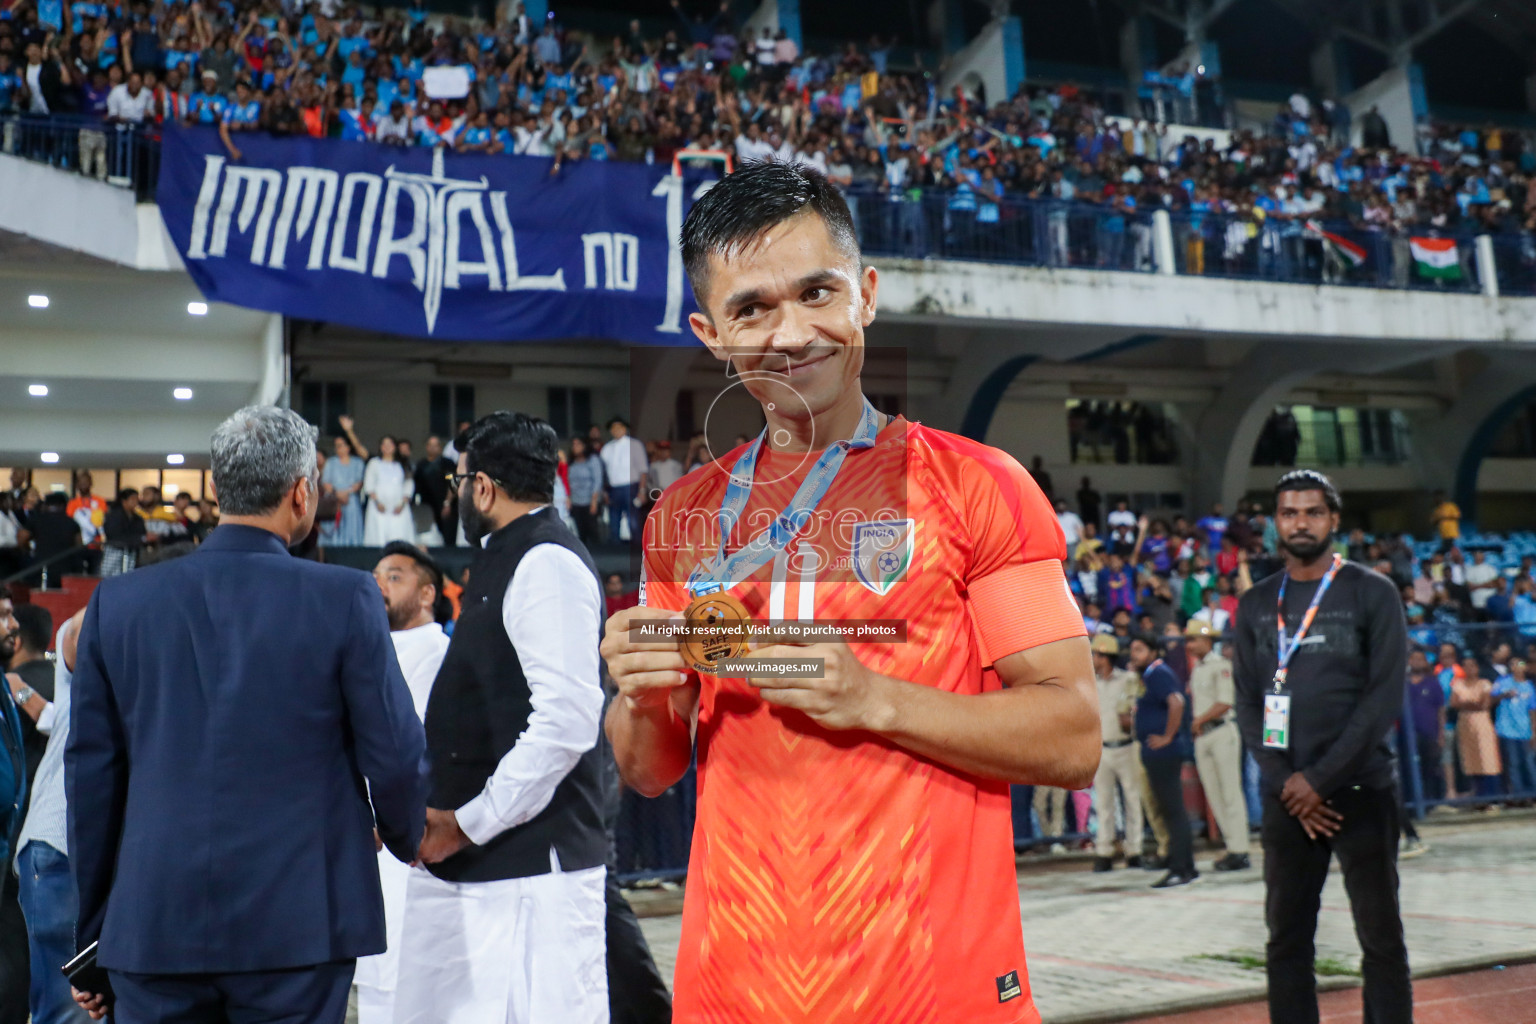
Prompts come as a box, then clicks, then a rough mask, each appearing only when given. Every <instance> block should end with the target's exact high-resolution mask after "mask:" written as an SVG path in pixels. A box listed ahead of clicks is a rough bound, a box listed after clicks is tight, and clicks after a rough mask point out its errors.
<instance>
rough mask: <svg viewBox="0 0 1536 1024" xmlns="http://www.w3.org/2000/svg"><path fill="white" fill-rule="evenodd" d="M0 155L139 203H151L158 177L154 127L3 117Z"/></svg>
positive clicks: (80, 119) (0, 120)
mask: <svg viewBox="0 0 1536 1024" xmlns="http://www.w3.org/2000/svg"><path fill="white" fill-rule="evenodd" d="M0 153H7V154H9V155H12V156H19V157H24V158H26V159H28V160H35V161H37V162H39V163H45V164H49V165H51V166H54V167H57V168H59V169H60V170H66V171H77V172H79V173H80V174H83V175H85V176H86V177H90V178H96V179H97V180H99V181H105V182H107V183H109V184H112V185H118V186H120V187H123V188H128V189H132V190H133V193H134V196H135V198H136V199H138V201H139V202H141V203H143V202H153V201H154V197H155V182H156V181H157V180H158V178H159V176H160V133H159V129H158V127H157V126H156V125H153V124H148V125H135V124H112V123H108V122H105V121H102V120H99V119H97V118H91V117H79V116H69V115H53V116H51V117H35V116H30V115H7V116H5V117H0Z"/></svg>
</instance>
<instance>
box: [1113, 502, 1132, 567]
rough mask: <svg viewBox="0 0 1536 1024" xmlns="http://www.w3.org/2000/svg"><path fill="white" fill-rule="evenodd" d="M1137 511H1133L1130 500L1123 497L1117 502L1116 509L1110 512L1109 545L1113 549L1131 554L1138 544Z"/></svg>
mask: <svg viewBox="0 0 1536 1024" xmlns="http://www.w3.org/2000/svg"><path fill="white" fill-rule="evenodd" d="M1136 522H1137V520H1136V513H1135V512H1132V511H1131V507H1130V502H1128V501H1125V500H1124V499H1121V500H1120V501H1117V502H1115V510H1114V511H1113V512H1111V513H1110V514H1109V545H1110V548H1111V550H1114V551H1118V552H1120V554H1121V555H1127V554H1130V551H1131V549H1132V548H1133V547H1135V546H1136Z"/></svg>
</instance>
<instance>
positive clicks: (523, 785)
mask: <svg viewBox="0 0 1536 1024" xmlns="http://www.w3.org/2000/svg"><path fill="white" fill-rule="evenodd" d="M455 447H456V448H457V449H458V451H459V453H460V454H459V466H458V472H456V473H455V474H454V475H453V476H452V478H451V480H452V483H453V487H454V490H455V491H456V492H457V494H458V503H459V519H460V520H461V522H462V523H463V526H464V535H465V537H466V539H467V540H468V541H469V542H470V544H471V545H475V546H477V547H478V548H479V550H477V551H476V553H475V561H474V562H473V564H472V568H471V572H470V578H469V584H468V585H467V586H466V588H465V591H464V595H463V598H462V600H461V608H462V610H461V612H460V614H459V620H458V623H457V624H456V625H455V627H454V632H453V639H452V642H451V643H450V644H449V646H448V653H447V654H446V655H445V656H444V658H443V665H442V668H441V669H440V670H439V672H438V673H437V678H436V680H435V681H434V682H433V684H432V694H431V697H430V698H429V700H428V702H427V706H426V730H427V747H428V750H429V752H430V756H431V761H432V765H433V772H432V791H431V796H430V798H429V800H428V811H427V833H426V836H425V837H424V838H423V840H422V843H421V850H420V854H419V860H420V864H421V866H419V867H417V868H415V869H413V870H412V872H411V877H410V879H409V881H408V882H407V885H406V898H405V915H404V924H403V932H404V938H403V941H402V945H401V949H400V968H399V978H398V981H397V983H396V995H395V1017H394V1019H395V1021H396V1022H397V1024H471V1022H479V1021H486V1020H497V1021H502V1020H505V1021H515V1022H517V1024H542V1022H546V1021H547V1022H551V1024H555V1022H558V1024H604V1022H606V1021H607V1020H608V986H607V968H606V949H605V943H604V938H605V929H604V918H605V916H606V908H605V904H604V882H605V879H606V874H607V867H606V865H607V859H608V835H607V832H606V830H605V829H604V825H603V814H602V810H603V787H602V761H601V756H602V755H601V753H600V751H599V749H598V721H599V719H600V718H601V716H602V709H603V690H602V684H601V678H600V675H599V672H600V669H599V666H598V637H599V630H600V628H601V625H602V620H603V613H602V589H601V587H600V586H599V584H598V575H597V568H596V566H595V565H594V564H593V562H592V558H591V556H590V555H589V554H588V553H587V550H586V548H584V547H583V546H582V544H581V542H580V541H579V540H577V539H576V537H575V536H574V535H573V534H572V533H571V532H570V530H568V529H567V528H566V526H565V524H564V523H563V522H561V520H560V518H559V517H558V516H557V515H556V514H555V511H554V509H553V508H551V505H550V502H551V499H552V498H553V496H554V486H555V473H556V467H557V465H558V461H559V455H558V448H559V443H558V439H557V438H556V437H555V432H554V430H553V429H552V428H551V427H550V426H549V424H548V423H545V422H544V421H543V420H539V419H534V418H532V417H529V416H524V415H522V414H521V413H518V414H515V415H514V414H512V413H507V412H498V413H492V414H491V415H489V416H486V417H484V418H482V419H481V420H479V421H478V422H476V423H475V424H474V425H473V426H472V427H470V428H469V429H468V430H467V431H466V432H465V433H464V435H463V436H461V437H460V438H459V439H458V440H457V442H456V443H455Z"/></svg>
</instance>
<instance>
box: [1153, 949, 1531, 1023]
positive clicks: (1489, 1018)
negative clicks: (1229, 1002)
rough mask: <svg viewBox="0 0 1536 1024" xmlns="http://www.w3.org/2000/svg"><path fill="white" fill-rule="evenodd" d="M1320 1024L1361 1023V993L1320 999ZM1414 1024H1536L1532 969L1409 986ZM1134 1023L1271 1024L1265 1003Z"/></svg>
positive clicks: (1343, 992)
mask: <svg viewBox="0 0 1536 1024" xmlns="http://www.w3.org/2000/svg"><path fill="white" fill-rule="evenodd" d="M1317 1002H1318V1009H1319V1011H1320V1012H1321V1015H1322V1024H1361V1009H1360V990H1359V989H1358V988H1350V989H1341V990H1338V991H1335V992H1323V993H1320V994H1319V995H1318V1000H1317ZM1413 1019H1414V1024H1522V1022H1533V1021H1536V964H1526V965H1524V966H1520V967H1509V968H1506V969H1504V970H1502V971H1495V970H1483V971H1472V972H1470V973H1468V974H1452V975H1447V976H1445V977H1443V978H1429V979H1426V980H1423V981H1415V982H1414V983H1413ZM1136 1024H1269V1015H1268V1010H1267V1009H1266V1008H1265V1006H1264V1004H1263V1003H1242V1004H1239V1005H1237V1006H1223V1007H1217V1008H1215V1009H1210V1010H1196V1011H1193V1012H1190V1013H1180V1014H1174V1015H1173V1016H1171V1017H1145V1018H1141V1019H1139V1020H1137V1021H1136Z"/></svg>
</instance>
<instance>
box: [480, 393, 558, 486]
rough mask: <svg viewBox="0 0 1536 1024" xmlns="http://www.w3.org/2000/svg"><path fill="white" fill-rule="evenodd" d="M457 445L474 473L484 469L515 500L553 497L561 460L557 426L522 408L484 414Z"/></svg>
mask: <svg viewBox="0 0 1536 1024" xmlns="http://www.w3.org/2000/svg"><path fill="white" fill-rule="evenodd" d="M454 447H455V448H457V449H458V450H459V451H461V452H463V453H464V454H465V456H466V457H467V458H466V460H465V465H466V467H467V468H468V469H469V471H470V472H471V473H484V474H485V475H486V476H488V477H490V478H491V479H492V480H494V481H496V484H497V486H499V487H500V488H501V489H502V490H504V491H506V492H507V495H508V497H510V498H512V499H513V500H514V501H552V500H554V495H555V472H556V470H557V468H558V466H559V464H560V455H559V451H560V438H559V437H558V436H557V435H556V434H555V428H554V427H552V426H550V425H549V424H548V423H546V422H544V421H543V420H541V419H539V418H538V417H537V416H529V415H528V414H526V413H521V412H493V413H491V414H489V415H487V416H482V417H480V418H479V419H478V420H476V421H475V422H474V424H473V425H472V426H470V428H469V429H468V430H466V431H464V433H463V434H461V435H459V438H458V440H457V441H455V442H454Z"/></svg>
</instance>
